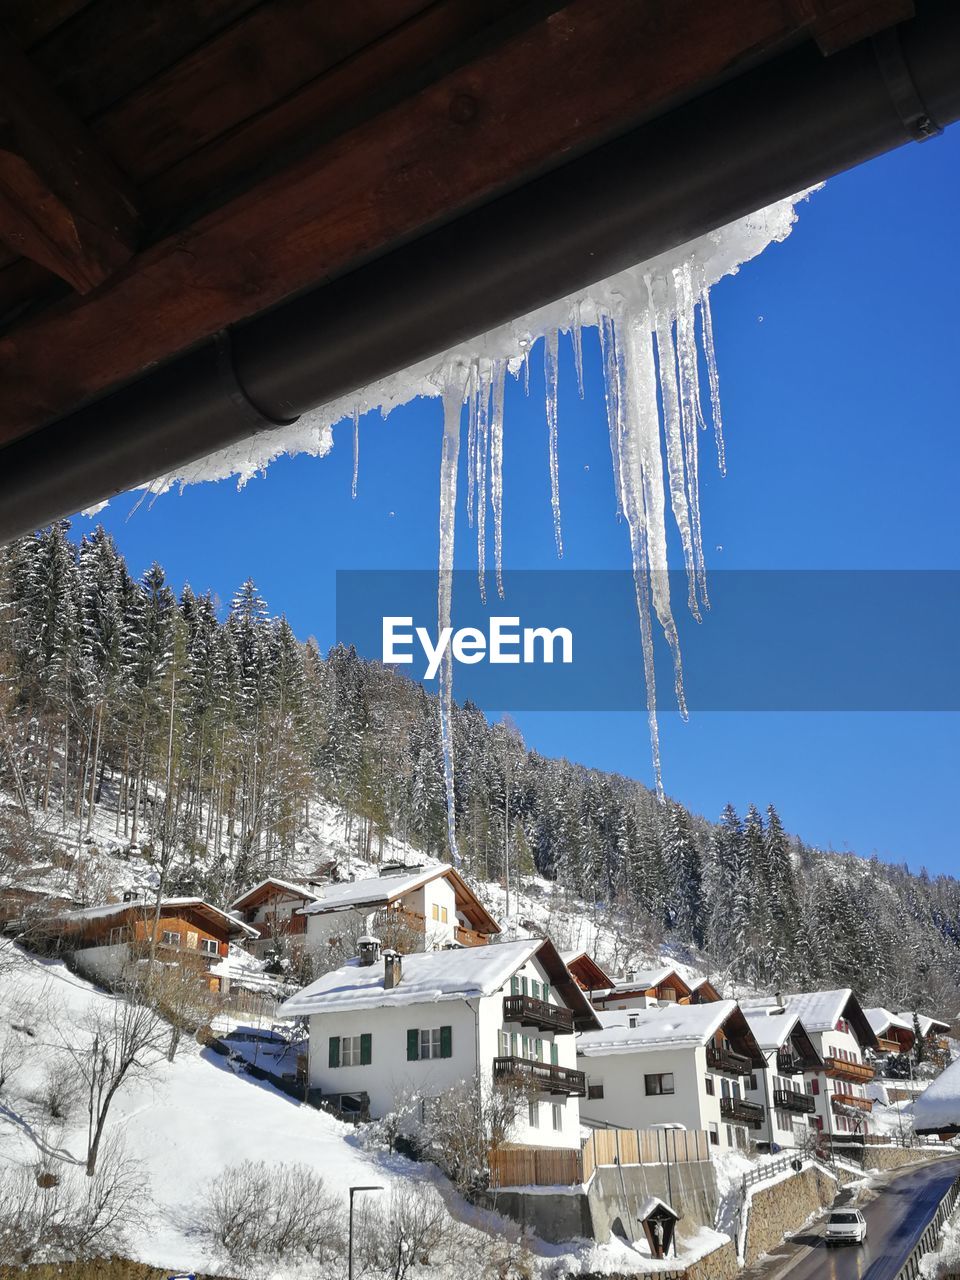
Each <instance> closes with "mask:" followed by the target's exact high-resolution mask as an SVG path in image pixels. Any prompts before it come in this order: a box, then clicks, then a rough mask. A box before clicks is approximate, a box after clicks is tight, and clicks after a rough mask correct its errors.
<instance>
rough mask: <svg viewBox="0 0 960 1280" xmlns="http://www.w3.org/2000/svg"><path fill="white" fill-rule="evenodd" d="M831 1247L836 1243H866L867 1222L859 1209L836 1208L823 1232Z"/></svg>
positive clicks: (828, 1246) (828, 1245)
mask: <svg viewBox="0 0 960 1280" xmlns="http://www.w3.org/2000/svg"><path fill="white" fill-rule="evenodd" d="M823 1238H824V1239H825V1240H826V1242H827V1248H828V1249H829V1248H830V1247H831V1246H832V1245H835V1244H866V1242H867V1222H866V1219H865V1218H864V1216H863V1214H862V1213H861V1212H860V1210H859V1209H835V1210H834V1211H833V1213H831V1215H830V1217H829V1218H828V1219H827V1229H826V1231H825V1232H824V1233H823Z"/></svg>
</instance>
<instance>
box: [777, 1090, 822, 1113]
mask: <svg viewBox="0 0 960 1280" xmlns="http://www.w3.org/2000/svg"><path fill="white" fill-rule="evenodd" d="M773 1105H774V1106H775V1107H776V1108H777V1110H778V1111H797V1112H799V1113H800V1114H801V1115H807V1116H811V1115H813V1113H814V1112H815V1111H816V1109H817V1104H816V1102H815V1101H814V1099H813V1098H812V1097H811V1095H810V1094H809V1093H797V1092H796V1091H795V1090H793V1089H774V1091H773Z"/></svg>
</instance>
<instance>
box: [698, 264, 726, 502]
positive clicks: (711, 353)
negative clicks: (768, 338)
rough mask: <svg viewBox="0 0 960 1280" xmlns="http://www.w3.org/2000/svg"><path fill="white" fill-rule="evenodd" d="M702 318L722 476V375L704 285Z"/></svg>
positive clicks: (707, 293) (723, 458) (708, 298)
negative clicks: (719, 371)
mask: <svg viewBox="0 0 960 1280" xmlns="http://www.w3.org/2000/svg"><path fill="white" fill-rule="evenodd" d="M700 318H701V320H702V322H703V353H704V355H705V356H706V357H707V375H708V376H709V379H710V412H711V413H712V415H713V430H714V434H715V435H716V438H717V462H718V464H719V466H720V474H721V475H722V476H725V475H726V474H727V458H726V452H725V450H724V447H723V417H722V415H721V413H720V375H719V374H718V373H717V352H716V348H715V347H714V345H713V314H712V313H711V311H710V290H709V288H708V287H707V286H706V285H704V288H703V290H702V292H701V294H700Z"/></svg>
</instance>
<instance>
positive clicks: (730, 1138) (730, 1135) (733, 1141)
mask: <svg viewBox="0 0 960 1280" xmlns="http://www.w3.org/2000/svg"><path fill="white" fill-rule="evenodd" d="M726 1130H727V1146H728V1147H731V1148H732V1147H735V1146H736V1145H737V1140H736V1138H734V1136H733V1126H732V1125H729V1124H728V1125H727V1126H726Z"/></svg>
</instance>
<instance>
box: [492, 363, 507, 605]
mask: <svg viewBox="0 0 960 1280" xmlns="http://www.w3.org/2000/svg"><path fill="white" fill-rule="evenodd" d="M506 372H507V362H506V361H505V360H495V361H494V362H493V407H492V409H491V413H490V502H491V505H492V506H493V556H494V563H495V565H496V570H497V595H498V596H499V597H500V599H501V600H502V599H503V391H504V380H505V377H506Z"/></svg>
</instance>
